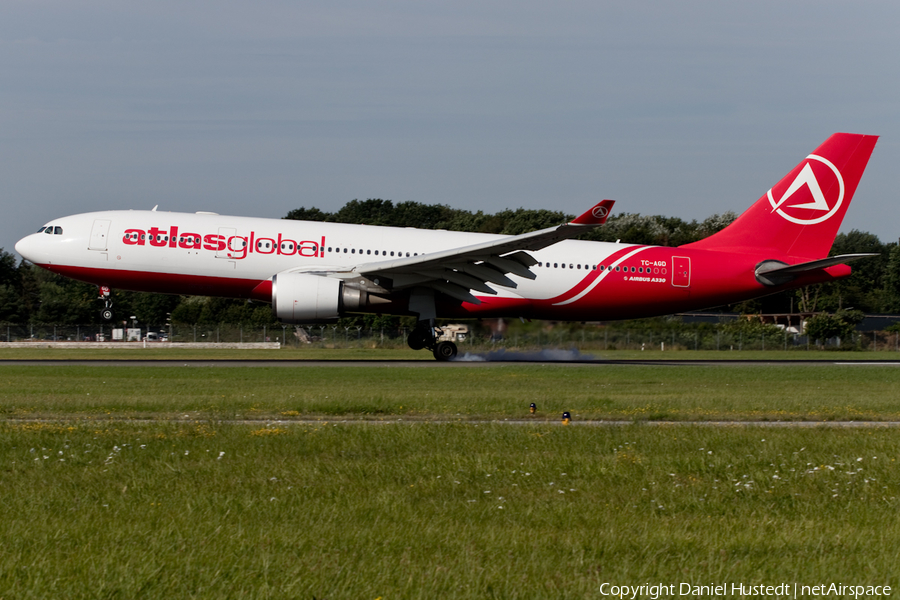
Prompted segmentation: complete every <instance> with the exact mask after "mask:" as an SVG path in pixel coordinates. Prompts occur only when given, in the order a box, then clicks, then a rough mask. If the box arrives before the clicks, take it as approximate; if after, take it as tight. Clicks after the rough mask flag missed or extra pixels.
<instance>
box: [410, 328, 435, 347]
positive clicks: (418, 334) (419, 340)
mask: <svg viewBox="0 0 900 600" xmlns="http://www.w3.org/2000/svg"><path fill="white" fill-rule="evenodd" d="M406 343H407V344H408V345H409V347H410V348H412V349H413V350H421V349H422V348H427V347H428V346H430V345H431V339H430V338H429V336H428V331H427V330H425V329H414V330H413V332H412V333H410V334H409V337H407V338H406Z"/></svg>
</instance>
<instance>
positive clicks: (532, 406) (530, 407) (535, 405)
mask: <svg viewBox="0 0 900 600" xmlns="http://www.w3.org/2000/svg"><path fill="white" fill-rule="evenodd" d="M528 411H529V412H530V413H531V414H534V413H536V412H537V404H535V403H534V402H532V403H531V406H529V407H528Z"/></svg>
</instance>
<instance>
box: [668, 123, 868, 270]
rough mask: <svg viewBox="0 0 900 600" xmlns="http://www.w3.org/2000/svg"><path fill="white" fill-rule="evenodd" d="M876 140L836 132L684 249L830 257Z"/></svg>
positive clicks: (865, 136)
mask: <svg viewBox="0 0 900 600" xmlns="http://www.w3.org/2000/svg"><path fill="white" fill-rule="evenodd" d="M877 141H878V136H874V135H858V134H852V133H835V134H834V135H832V136H831V137H830V138H828V139H827V140H825V142H824V143H823V144H822V145H821V146H819V147H818V148H816V149H815V150H814V151H813V153H812V154H810V155H809V156H807V157H806V158H805V159H803V161H802V162H801V163H800V164H799V165H797V166H796V167H794V169H793V170H792V171H791V172H790V173H788V174H787V175H785V177H784V178H783V179H782V180H781V181H779V182H778V183H776V184H775V185H774V186H773V187H772V188H771V189H770V190H769V191H768V192H766V193H765V194H764V195H763V197H762V198H760V199H759V200H757V202H756V204H754V205H753V206H751V207H750V208H749V209H747V211H746V212H744V214H742V215H741V216H740V217H738V218H737V220H735V221H734V223H732V224H731V225H729V226H728V227H726V228H725V229H723V230H722V231H720V232H718V233H716V234H714V235H712V236H710V237H708V238H706V239H703V240H700V241H699V242H694V243H693V244H687V246H685V247H689V248H699V249H704V250H729V251H739V250H750V251H758V250H768V251H770V252H771V253H772V254H780V255H784V256H798V257H809V258H821V257H824V256H827V255H828V251H829V250H830V249H831V245H832V244H833V243H834V238H835V236H836V235H837V232H838V229H839V228H840V226H841V221H843V219H844V213H846V212H847V207H848V206H849V205H850V200H851V199H852V198H853V193H854V192H855V191H856V186H857V185H859V180H860V178H861V177H862V174H863V171H865V169H866V164H867V163H868V162H869V156H871V154H872V150H873V149H874V148H875V142H877Z"/></svg>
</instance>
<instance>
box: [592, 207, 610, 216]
mask: <svg viewBox="0 0 900 600" xmlns="http://www.w3.org/2000/svg"><path fill="white" fill-rule="evenodd" d="M591 214H592V215H594V217H596V218H598V219H602V218H604V217H606V216H607V215H609V209H608V208H606V207H605V206H602V205H601V206H595V207H594V210H592V211H591Z"/></svg>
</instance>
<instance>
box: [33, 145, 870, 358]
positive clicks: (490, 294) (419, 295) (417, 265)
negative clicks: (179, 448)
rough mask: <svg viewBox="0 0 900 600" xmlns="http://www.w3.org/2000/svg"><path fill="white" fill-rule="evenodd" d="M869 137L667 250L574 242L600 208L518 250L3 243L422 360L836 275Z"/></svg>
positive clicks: (480, 245) (353, 237)
mask: <svg viewBox="0 0 900 600" xmlns="http://www.w3.org/2000/svg"><path fill="white" fill-rule="evenodd" d="M877 140H878V137H877V136H871V135H858V134H848V133H836V134H834V135H832V136H831V137H829V138H828V139H827V140H826V141H825V142H824V143H823V144H822V145H820V146H819V147H818V148H816V150H815V151H813V153H812V154H810V155H809V156H807V157H806V158H804V159H803V160H802V161H801V162H800V163H799V164H798V165H797V166H796V167H794V168H793V170H791V171H790V172H789V173H788V174H787V175H786V176H785V177H784V178H782V179H781V181H779V182H778V183H776V184H775V185H774V186H773V187H772V188H770V189H769V191H768V192H766V193H765V194H763V196H762V197H761V198H760V199H759V200H758V201H756V202H755V203H754V204H753V205H752V206H750V208H749V209H747V211H745V212H744V213H743V214H742V215H741V216H740V217H738V218H737V219H736V220H735V221H734V222H732V223H731V224H730V225H729V226H727V227H726V228H724V229H723V230H721V231H719V232H718V233H715V234H713V235H711V236H709V237H707V238H705V239H703V240H700V241H697V242H693V243H690V244H685V245H683V246H678V247H663V246H650V245H643V244H623V243H618V242H616V243H608V242H591V241H581V240H574V239H571V238H574V237H577V236H578V235H581V234H582V233H584V232H586V231H589V230H591V229H593V228H595V227H600V226H602V225H603V224H604V223H605V222H606V220H607V217H608V216H609V214H610V211H611V209H612V206H613V201H612V200H603V201H601V202H599V203H597V204H596V205H595V206H593V207H591V208H590V209H589V210H587V211H586V212H584V213H583V214H581V215H580V216H579V217H577V218H576V219H574V220H572V221H570V222H568V223H563V224H561V225H559V226H556V227H550V228H547V229H543V230H540V231H533V232H530V233H525V234H522V235H514V236H504V235H493V234H478V233H465V232H455V231H434V230H422V229H415V228H396V227H377V226H371V225H350V224H343V223H324V222H310V221H290V220H283V219H263V218H250V217H238V216H223V215H219V214H216V213H211V212H198V213H177V212H163V211H158V210H157V207H154V208H153V210H150V211H141V210H118V211H104V212H92V213H85V214H79V215H74V216H69V217H63V218H60V219H54V220H52V221H51V222H50V223H48V224H46V225H44V226H43V227H41V228H40V229H39V230H38V231H37V233H33V234H31V235H28V236H26V237H24V238H23V239H21V240H20V241H19V242H18V243H17V244H16V251H17V252H18V253H19V254H20V255H21V256H23V257H24V258H25V259H27V260H28V261H30V262H31V263H33V264H35V265H38V266H40V267H43V268H45V269H48V270H50V271H53V272H54V273H58V274H60V275H64V276H66V277H70V278H72V279H77V280H80V281H84V282H88V283H91V284H94V285H97V286H99V288H100V297H101V299H104V300H105V303H106V305H105V308H104V310H103V311H102V316H103V317H104V318H105V319H107V320H108V319H111V318H112V311H111V303H110V300H109V294H110V289H111V288H120V289H126V290H134V291H144V292H161V293H168V294H187V295H203V296H222V297H231V298H247V299H253V300H261V301H264V302H270V303H271V305H272V310H273V311H274V313H275V315H276V316H277V317H278V319H280V320H281V321H282V322H284V323H294V324H309V323H314V322H329V321H334V320H336V319H337V318H339V317H341V316H343V315H347V314H353V313H376V314H391V315H412V316H415V317H416V319H417V326H416V327H415V329H414V330H413V331H412V333H410V335H409V336H408V339H407V342H408V344H409V346H410V347H411V348H413V349H416V350H421V349H428V350H431V351H432V353H433V354H434V357H435V358H436V359H437V360H449V359H452V358H454V357H455V356H456V354H457V347H456V345H455V344H454V343H453V342H449V341H439V340H438V335H437V334H438V333H439V330H438V331H437V333H436V327H435V321H436V319H439V318H453V319H459V318H465V317H469V318H481V317H504V318H516V317H520V318H524V319H552V320H564V321H588V320H591V321H596V320H615V319H633V318H640V317H650V316H657V315H665V314H672V313H676V312H684V311H689V310H697V309H702V308H708V307H712V306H719V305H723V304H732V303H735V302H740V301H744V300H749V299H752V298H757V297H760V296H765V295H768V294H773V293H776V292H780V291H783V290H789V289H793V288H799V287H803V286H807V285H810V284H814V283H823V282H828V281H835V280H838V279H841V278H844V277H848V276H849V275H850V272H851V269H850V267H849V266H848V265H847V264H846V263H848V262H851V261H853V260H857V259H860V258H864V257H866V256H872V255H870V254H846V255H842V256H835V257H828V252H829V250H830V249H831V245H832V244H833V242H834V239H835V236H836V235H837V231H838V228H839V227H840V224H841V221H842V220H843V218H844V214H845V213H846V211H847V208H848V207H849V205H850V201H851V199H852V198H853V194H854V192H855V191H856V187H857V185H858V184H859V180H860V178H861V177H862V174H863V171H864V170H865V168H866V165H867V163H868V160H869V157H870V155H871V153H872V150H873V149H874V147H875V143H876V142H877Z"/></svg>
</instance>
